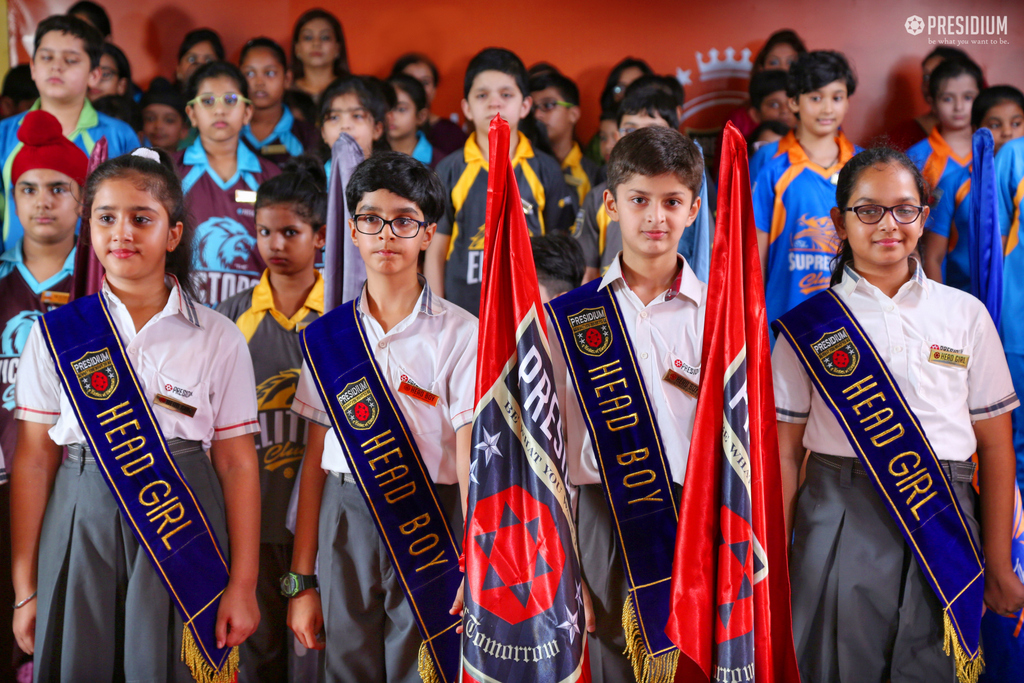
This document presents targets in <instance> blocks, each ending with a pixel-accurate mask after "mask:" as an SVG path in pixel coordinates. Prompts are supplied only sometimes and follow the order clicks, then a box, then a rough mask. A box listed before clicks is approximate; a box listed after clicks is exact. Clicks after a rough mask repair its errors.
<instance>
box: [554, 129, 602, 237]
mask: <svg viewBox="0 0 1024 683" xmlns="http://www.w3.org/2000/svg"><path fill="white" fill-rule="evenodd" d="M562 173H563V174H564V175H565V182H566V184H567V185H568V186H569V189H573V190H576V196H577V198H578V199H579V201H578V202H577V203H576V206H577V207H580V206H583V200H584V199H586V197H587V193H589V192H590V189H591V188H592V187H594V185H596V184H597V183H598V182H599V178H600V176H601V167H600V166H598V165H597V164H595V163H594V162H593V161H591V160H590V159H588V158H587V157H585V156H583V150H581V149H580V143H578V142H574V143H572V149H571V150H569V153H568V154H566V155H565V158H564V159H562ZM577 229H578V228H577Z"/></svg>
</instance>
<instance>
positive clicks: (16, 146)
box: [0, 100, 139, 249]
mask: <svg viewBox="0 0 1024 683" xmlns="http://www.w3.org/2000/svg"><path fill="white" fill-rule="evenodd" d="M39 108H40V101H39V100H36V102H35V104H33V105H32V107H31V108H30V109H29V110H28V111H35V110H37V109H39ZM26 114H28V112H24V113H22V114H18V115H17V116H12V117H10V118H8V119H4V120H3V121H0V159H2V160H3V161H2V163H3V185H4V194H3V203H2V205H0V209H3V207H10V210H5V211H4V235H3V246H4V249H10V248H11V247H13V246H14V245H15V244H17V243H18V241H19V240H20V239H21V238H22V237H24V235H25V230H24V228H22V227H21V221H20V220H18V214H17V212H15V211H14V200H13V198H12V197H11V190H12V188H11V166H12V165H13V164H14V157H15V156H16V155H17V154H18V152H19V151H21V148H22V147H23V146H24V145H23V144H22V143H21V141H20V140H18V128H19V127H20V126H21V122H22V120H23V119H24V118H25V115H26ZM67 138H68V140H71V142H73V143H75V144H76V145H78V147H79V148H80V149H81V150H82V151H83V152H85V153H86V154H87V155H89V154H92V150H93V147H95V146H96V143H97V142H99V140H100V138H106V139H107V158H110V159H113V158H114V157H117V156H121V155H122V154H127V153H128V152H131V151H132V150H133V149H135V148H136V147H138V146H139V138H138V136H137V135H136V134H135V131H133V130H132V129H131V126H129V125H128V124H127V123H125V122H124V121H119V120H118V119H115V118H112V117H110V116H107V115H106V114H100V113H99V112H97V111H96V110H95V109H93V107H92V104H90V103H89V100H86V101H85V104H84V105H82V113H81V114H79V116H78V125H77V126H75V129H74V130H73V131H71V133H70V134H68V135H67Z"/></svg>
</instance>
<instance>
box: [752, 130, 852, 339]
mask: <svg viewBox="0 0 1024 683" xmlns="http://www.w3.org/2000/svg"><path fill="white" fill-rule="evenodd" d="M836 142H837V143H838V144H839V160H838V161H837V162H836V163H835V164H833V165H832V166H831V167H830V168H827V169H826V168H822V167H820V166H818V165H817V164H815V163H812V162H811V160H810V159H808V157H807V154H806V153H805V152H804V150H803V148H802V147H801V146H800V143H799V142H797V139H796V135H795V134H794V133H793V132H792V131H790V132H789V133H788V134H787V135H786V137H784V138H782V140H780V141H779V142H778V147H777V150H776V151H775V156H773V157H771V158H770V159H768V160H767V161H766V162H765V164H764V167H763V168H762V169H761V172H760V174H759V175H758V176H757V179H756V181H755V182H754V192H753V203H754V223H755V224H756V226H757V229H758V230H760V231H761V232H766V233H768V235H769V244H768V259H767V260H768V264H767V282H766V286H765V303H766V306H767V309H768V320H769V322H771V321H773V320H775V319H776V318H778V317H779V316H780V315H782V314H783V313H785V312H786V311H788V310H790V309H791V308H793V307H794V306H796V305H797V304H799V303H801V302H803V301H806V300H807V299H809V298H811V297H812V296H813V295H815V294H817V293H818V292H821V291H824V290H826V289H828V286H829V280H830V279H831V272H832V266H831V263H832V257H833V256H835V253H836V249H837V248H838V246H839V240H838V238H837V237H836V229H835V226H834V225H832V216H831V215H830V212H831V210H832V207H834V206H835V205H836V186H835V184H834V182H833V181H834V179H835V177H836V176H837V175H838V173H839V171H840V169H842V167H843V166H844V165H845V164H846V162H847V161H849V160H850V159H851V158H852V157H853V155H854V154H856V153H857V152H860V151H861V149H860V147H857V146H855V145H854V144H853V143H851V142H850V141H849V140H848V139H847V138H846V136H845V135H843V133H842V131H840V132H839V135H838V136H837V137H836ZM769 148H770V147H769V146H766V147H765V149H769Z"/></svg>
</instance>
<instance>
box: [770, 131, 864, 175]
mask: <svg viewBox="0 0 1024 683" xmlns="http://www.w3.org/2000/svg"><path fill="white" fill-rule="evenodd" d="M835 140H836V144H837V145H838V146H839V158H838V159H837V160H836V163H834V164H832V165H831V166H829V167H828V168H824V169H823V168H821V167H820V166H818V165H817V164H812V163H811V160H810V158H809V157H808V156H807V152H805V151H804V148H803V147H801V146H800V143H799V142H798V141H797V139H796V133H794V132H793V131H789V133H787V134H786V137H784V138H782V140H780V141H779V151H778V154H782V153H783V152H786V153H788V154H789V163H790V164H791V165H792V166H797V165H802V166H806V167H807V168H810V169H811V170H813V171H815V172H816V173H818V174H819V175H821V176H822V177H824V178H826V179H828V178H831V177H832V176H833V175H834V174H836V173H839V171H841V170H842V169H843V166H845V165H846V162H847V161H849V160H850V159H852V158H853V155H854V154H856V153H857V149H856V148H855V147H854V146H853V143H852V142H850V139H849V138H847V137H846V135H845V134H844V133H843V131H842V130H838V131H836V137H835Z"/></svg>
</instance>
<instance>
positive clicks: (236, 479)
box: [11, 149, 260, 683]
mask: <svg viewBox="0 0 1024 683" xmlns="http://www.w3.org/2000/svg"><path fill="white" fill-rule="evenodd" d="M82 212H83V216H85V217H87V219H88V223H87V226H88V230H89V235H90V241H91V244H92V247H93V251H94V252H95V253H96V257H97V259H98V260H99V262H100V264H101V265H102V266H103V268H104V271H105V273H106V274H105V277H104V280H103V285H102V290H101V292H99V293H96V294H93V295H91V296H85V297H81V298H78V299H75V300H74V301H72V302H71V303H68V304H65V305H63V306H61V307H59V308H57V309H55V310H53V311H50V312H49V313H46V314H45V315H44V316H43V317H42V318H41V319H40V320H38V321H37V322H36V324H35V325H34V326H33V328H32V332H31V333H30V334H29V338H28V342H27V343H26V346H25V351H24V353H23V354H22V361H21V365H20V367H19V381H18V384H17V391H16V398H17V406H16V410H15V417H16V418H17V419H18V420H19V426H18V446H17V452H16V455H15V457H16V459H17V467H16V469H15V471H14V472H13V477H12V480H11V500H12V515H13V516H14V517H15V518H16V519H17V520H18V524H17V525H15V526H14V527H13V528H12V544H13V556H14V560H13V578H14V589H15V592H16V594H17V600H18V603H17V609H15V616H14V633H15V636H16V638H17V640H18V644H19V646H20V647H21V648H22V650H24V651H25V652H28V653H33V654H34V655H35V662H34V673H35V680H36V681H68V680H76V681H77V680H83V681H91V680H95V681H101V680H103V681H111V680H129V681H143V680H145V681H191V680H193V679H195V680H204V681H213V682H215V683H227V682H228V681H230V680H232V679H233V678H234V676H235V674H236V672H237V668H238V650H237V646H238V645H240V644H241V643H242V642H243V641H244V640H245V639H246V638H247V637H248V636H249V635H250V634H251V633H252V632H253V630H254V629H255V628H256V624H257V623H258V622H259V610H258V609H257V607H256V595H255V585H256V576H257V567H258V553H259V524H260V521H259V519H260V515H259V507H258V506H253V505H252V501H253V500H258V499H259V478H258V474H257V469H256V452H255V448H254V446H253V439H252V434H253V433H254V432H256V431H258V430H259V426H258V422H257V419H256V400H255V398H256V397H255V391H254V386H255V382H254V380H253V372H252V362H251V360H250V359H249V352H248V350H247V349H246V346H245V339H244V338H243V337H242V335H241V333H240V332H239V331H238V329H237V328H236V327H235V326H234V325H233V324H232V323H231V321H229V320H228V319H227V318H225V317H224V316H222V315H220V314H219V313H216V312H214V311H213V310H211V309H208V308H205V307H199V306H198V305H197V304H196V303H195V302H194V300H193V299H192V297H191V295H190V293H189V290H190V280H189V277H190V275H191V264H192V253H191V245H192V237H193V234H194V233H193V231H192V228H191V226H190V225H189V223H188V216H187V213H186V209H185V202H184V198H183V195H182V192H181V185H180V183H179V182H178V179H177V176H176V175H175V174H174V170H173V166H172V165H171V161H170V158H169V157H167V156H166V154H164V155H163V156H162V157H161V156H160V155H159V154H158V153H157V152H155V151H153V150H148V149H140V150H137V151H136V152H135V153H133V154H131V155H123V156H120V157H117V158H116V159H111V160H109V161H107V162H104V163H103V164H101V165H100V166H99V167H98V168H97V169H96V170H94V171H93V173H92V174H91V175H90V176H89V180H88V182H87V184H86V186H85V190H84V192H83V200H82ZM64 447H66V449H67V458H66V459H65V460H63V462H62V451H63V450H64ZM229 552H230V556H229V555H228V553H229Z"/></svg>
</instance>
